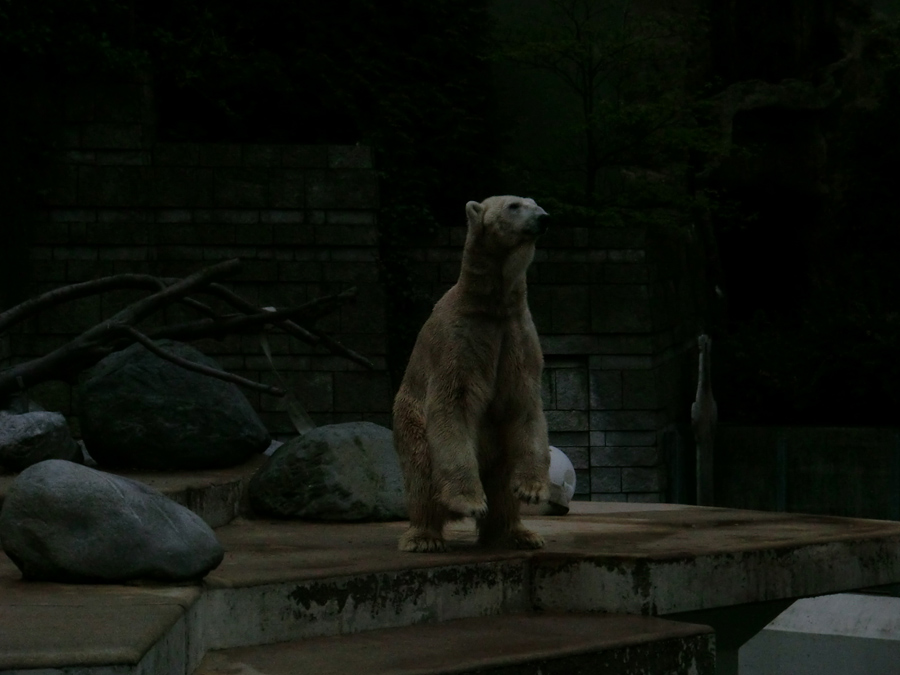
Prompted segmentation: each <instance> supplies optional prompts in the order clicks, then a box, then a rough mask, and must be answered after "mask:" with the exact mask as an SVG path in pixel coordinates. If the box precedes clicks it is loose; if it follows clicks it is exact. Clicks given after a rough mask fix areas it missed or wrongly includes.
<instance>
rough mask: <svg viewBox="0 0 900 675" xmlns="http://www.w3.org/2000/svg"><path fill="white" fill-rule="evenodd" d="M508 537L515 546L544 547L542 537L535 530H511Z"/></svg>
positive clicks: (524, 547) (521, 547) (525, 547)
mask: <svg viewBox="0 0 900 675" xmlns="http://www.w3.org/2000/svg"><path fill="white" fill-rule="evenodd" d="M509 538H510V541H511V543H512V545H513V546H514V547H515V548H520V549H535V548H544V538H543V537H542V536H541V535H539V534H538V533H537V532H532V531H531V530H526V529H524V528H522V529H521V530H513V531H512V532H510V533H509Z"/></svg>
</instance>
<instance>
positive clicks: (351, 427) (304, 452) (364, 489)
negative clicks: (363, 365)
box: [249, 422, 407, 520]
mask: <svg viewBox="0 0 900 675" xmlns="http://www.w3.org/2000/svg"><path fill="white" fill-rule="evenodd" d="M249 496H250V504H251V506H252V507H253V508H254V509H255V510H256V511H257V512H259V513H262V514H265V515H271V516H276V517H280V518H309V519H314V520H402V519H405V518H406V517H407V516H406V498H405V495H404V491H403V476H402V474H401V473H400V464H399V461H398V460H397V454H396V452H395V451H394V441H393V437H392V434H391V431H390V430H389V429H385V428H384V427H381V426H378V425H377V424H372V423H371V422H350V423H347V424H331V425H328V426H324V427H317V428H316V429H312V430H310V431H307V432H306V433H305V434H303V435H302V436H298V437H297V438H295V439H293V440H291V441H290V442H288V443H285V444H284V445H283V446H281V447H280V448H278V450H276V451H275V453H274V454H273V455H272V456H271V457H270V458H269V460H268V462H266V464H265V465H264V466H263V467H262V468H261V469H260V470H259V472H258V473H257V474H256V475H255V476H254V477H253V480H251V481H250V486H249Z"/></svg>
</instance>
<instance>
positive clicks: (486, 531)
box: [478, 469, 544, 549]
mask: <svg viewBox="0 0 900 675" xmlns="http://www.w3.org/2000/svg"><path fill="white" fill-rule="evenodd" d="M510 479H511V476H510V475H509V472H508V471H497V470H496V469H495V470H494V471H488V472H485V476H483V477H482V483H483V485H484V490H485V492H486V493H487V501H488V511H487V514H486V515H485V517H484V518H481V519H480V520H479V521H478V543H479V545H481V546H484V547H486V548H518V549H536V548H542V547H543V546H544V539H543V537H541V536H540V535H539V534H537V533H535V532H532V531H531V530H529V529H527V528H526V527H525V526H524V525H523V524H522V521H521V520H520V518H519V499H518V497H517V496H516V495H515V494H514V493H513V490H512V486H511V484H510V483H511V480H510Z"/></svg>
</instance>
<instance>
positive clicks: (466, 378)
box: [394, 196, 550, 551]
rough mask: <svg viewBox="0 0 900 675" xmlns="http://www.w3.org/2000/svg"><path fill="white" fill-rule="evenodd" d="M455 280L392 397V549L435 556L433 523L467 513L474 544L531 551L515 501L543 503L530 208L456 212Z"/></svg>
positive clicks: (438, 526) (543, 425)
mask: <svg viewBox="0 0 900 675" xmlns="http://www.w3.org/2000/svg"><path fill="white" fill-rule="evenodd" d="M466 216H467V219H468V233H467V236H466V244H465V249H464V250H463V257H462V267H461V269H460V273H459V280H458V281H457V282H456V285H454V286H453V287H452V288H451V289H450V290H449V291H447V293H446V294H445V295H444V296H443V297H442V298H441V299H440V300H439V301H438V302H437V304H436V305H435V306H434V310H433V311H432V313H431V316H430V317H429V318H428V320H427V321H426V322H425V325H424V326H423V327H422V330H421V331H420V333H419V337H418V339H417V340H416V344H415V347H414V348H413V351H412V355H411V356H410V359H409V365H408V366H407V368H406V374H405V375H404V377H403V381H402V383H401V384H400V389H399V391H398V392H397V397H396V399H395V400H394V445H395V446H396V448H397V454H398V455H399V457H400V463H401V466H402V468H403V474H404V478H405V483H406V492H407V500H408V505H409V519H410V527H409V530H407V531H406V533H405V534H404V535H403V536H402V537H401V538H400V550H402V551H435V550H444V548H445V545H444V534H443V530H444V524H445V523H446V522H447V521H448V520H451V519H454V518H461V517H465V516H473V517H475V518H476V520H477V522H478V541H479V543H480V544H482V545H485V546H510V547H515V548H540V547H541V546H543V545H544V541H543V539H542V538H541V537H540V536H539V535H537V534H535V533H534V532H531V531H530V530H527V529H525V527H524V526H523V525H522V523H521V521H520V519H519V501H520V500H521V501H523V502H526V503H532V504H534V503H537V502H540V501H542V500H546V499H547V496H548V480H549V479H548V470H549V466H550V451H549V443H548V441H547V422H546V419H545V418H544V411H543V406H542V404H541V370H542V368H543V356H542V355H541V346H540V343H539V342H538V335H537V330H536V329H535V327H534V321H532V319H531V312H529V311H528V303H527V297H526V285H525V273H526V271H527V269H528V265H529V264H530V263H531V260H532V258H533V257H534V245H535V239H536V238H537V237H538V236H539V235H541V234H543V233H544V232H545V231H546V229H547V218H548V216H547V212H546V211H544V209H542V208H541V207H540V206H538V205H537V204H535V202H534V200H533V199H524V198H522V197H511V196H505V197H490V198H489V199H486V200H484V201H483V202H481V203H480V204H479V203H478V202H469V203H468V204H466Z"/></svg>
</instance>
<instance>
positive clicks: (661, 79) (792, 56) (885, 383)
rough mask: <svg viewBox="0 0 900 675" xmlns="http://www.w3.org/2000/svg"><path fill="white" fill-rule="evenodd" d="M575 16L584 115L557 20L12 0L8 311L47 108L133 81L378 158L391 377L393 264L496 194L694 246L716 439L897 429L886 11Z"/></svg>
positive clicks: (212, 124)
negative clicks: (780, 428) (700, 261)
mask: <svg viewBox="0 0 900 675" xmlns="http://www.w3.org/2000/svg"><path fill="white" fill-rule="evenodd" d="M569 4H570V5H572V6H575V7H578V6H581V8H582V9H585V11H588V10H591V11H593V10H592V8H594V9H597V12H598V14H597V15H596V25H597V26H599V28H598V29H597V31H596V32H595V33H593V34H592V35H593V37H592V39H594V40H595V41H596V42H597V44H599V45H600V46H601V47H604V48H606V49H607V52H606V53H614V52H615V53H616V54H617V55H618V56H617V57H616V59H617V60H616V59H613V60H612V61H610V62H609V63H608V64H607V67H606V70H604V71H603V72H602V74H601V75H600V76H598V77H599V79H598V80H597V82H596V83H595V85H596V86H595V88H593V89H591V93H590V95H589V96H587V97H585V95H584V91H581V92H580V93H579V90H578V88H577V87H575V88H573V87H571V86H569V85H567V83H566V81H565V80H564V78H563V73H565V72H577V63H576V66H575V71H565V70H560V68H556V70H554V68H555V67H556V66H558V65H559V64H560V63H562V62H561V61H560V58H561V57H562V55H565V54H568V55H570V56H572V55H574V58H575V59H576V61H577V59H578V58H584V57H585V54H586V52H584V51H579V49H581V48H582V47H583V45H581V46H579V44H578V43H577V41H572V40H571V39H570V38H566V32H565V31H566V30H567V24H566V23H565V21H564V20H562V19H560V18H559V10H560V8H564V7H565V6H566V3H564V2H562V3H553V2H551V1H549V0H548V2H527V3H525V2H523V3H514V4H513V5H511V7H513V9H510V5H509V4H508V3H503V2H499V1H498V2H494V3H490V4H489V3H487V2H479V1H475V0H433V1H431V2H427V3H423V2H418V1H414V0H401V1H398V2H391V3H383V2H380V3H379V2H374V1H371V2H366V1H363V0H344V1H342V2H332V1H329V2H286V1H283V0H261V1H258V2H255V3H252V4H250V3H240V2H236V1H233V0H218V1H216V2H204V1H200V0H182V1H178V2H174V1H172V2H168V1H157V2H153V3H151V2H147V1H144V0H47V1H45V2H40V3H34V2H25V1H24V0H0V91H2V92H3V97H2V102H0V148H2V153H0V227H2V237H3V241H4V244H3V246H2V247H0V256H2V260H0V266H2V280H3V284H2V297H0V302H2V303H3V305H4V306H6V305H9V304H11V303H13V302H15V301H17V300H20V299H21V296H22V295H23V294H24V293H25V292H26V289H27V284H24V283H22V280H23V279H24V278H25V277H27V269H26V268H25V267H24V263H23V260H24V259H25V258H24V257H23V256H22V255H21V249H22V247H23V246H26V245H27V236H26V235H27V228H28V214H29V212H30V210H31V209H33V208H34V206H35V205H38V204H40V200H41V194H42V190H43V189H44V183H43V180H44V179H43V173H42V167H43V165H44V163H45V162H46V158H47V156H48V152H50V151H52V149H53V142H54V138H55V137H54V132H55V130H54V127H53V125H54V122H53V116H52V115H51V114H50V111H48V110H46V109H44V108H43V107H42V105H43V104H42V103H41V101H42V100H44V99H43V98H42V97H41V95H40V94H41V91H44V90H46V88H48V87H49V88H52V87H54V86H57V85H58V84H59V83H62V82H66V81H70V80H72V79H86V80H90V79H103V78H115V77H122V76H125V75H130V74H133V73H136V72H138V73H141V74H143V75H144V76H147V77H150V78H152V81H153V83H154V87H155V92H156V94H155V95H156V98H157V100H156V109H157V112H158V116H159V119H158V127H157V128H158V134H159V137H160V140H175V141H186V140H190V141H232V142H285V143H302V144H325V143H328V144H354V143H357V142H359V143H363V144H367V145H370V146H372V147H373V148H374V150H375V153H376V166H377V168H378V169H379V172H380V179H381V204H382V206H381V210H380V213H379V220H378V222H379V227H380V246H381V265H382V280H383V283H384V285H385V288H386V289H387V290H388V295H389V298H390V300H389V307H388V313H389V319H388V323H389V325H390V326H391V327H392V333H391V335H390V344H389V353H390V355H391V356H390V358H391V359H392V362H393V365H392V368H393V369H400V368H402V364H403V363H404V362H405V356H406V354H407V353H408V350H409V348H410V346H411V341H412V339H413V338H414V336H415V332H416V331H417V329H418V326H419V325H421V321H422V318H423V316H424V314H426V313H427V311H428V309H429V307H428V303H427V299H424V298H422V297H419V296H418V295H417V294H416V292H415V288H414V284H412V283H411V277H410V275H409V273H408V261H407V260H405V258H404V256H403V254H402V251H403V249H404V246H406V245H410V244H414V243H416V242H421V241H425V240H427V238H428V237H429V236H431V235H432V234H433V232H434V229H435V228H436V227H437V226H439V225H445V224H447V223H455V222H456V221H457V220H458V217H459V214H458V211H459V209H458V205H459V204H460V203H464V202H465V201H467V200H469V199H481V198H483V197H485V196H488V195H489V194H496V193H501V192H507V191H508V192H513V193H519V194H528V195H530V196H533V197H535V198H536V199H538V200H539V201H540V202H541V203H542V204H548V205H552V206H553V211H554V215H556V216H557V217H558V218H560V219H563V220H566V219H568V220H570V221H573V222H574V221H577V222H579V223H581V224H586V225H588V226H590V227H598V228H600V227H615V226H617V225H621V224H623V223H624V224H628V223H634V222H645V223H650V224H651V225H653V226H654V227H660V228H675V229H678V228H680V229H682V230H684V231H685V232H691V233H693V234H694V235H695V236H698V237H699V238H700V239H701V240H702V241H703V246H704V251H705V257H706V267H705V269H703V270H698V271H697V273H698V274H702V275H703V276H704V277H705V279H706V280H707V286H708V289H709V290H708V292H709V302H708V306H709V312H708V316H707V318H706V321H705V325H704V326H703V328H704V329H705V330H707V331H708V332H709V333H711V334H712V335H713V337H714V340H715V344H716V351H715V370H714V373H715V383H716V396H717V399H718V401H719V411H720V420H721V421H725V422H741V423H770V424H771V423H775V424H783V423H792V424H831V425H834V424H840V425H854V424H865V425H893V424H895V411H896V410H897V409H898V404H900V372H898V370H900V365H898V364H900V360H898V358H897V357H898V347H900V282H898V279H900V277H898V275H897V272H896V271H897V261H896V258H897V249H898V237H900V235H898V227H897V225H898V223H900V205H898V197H897V193H898V187H900V184H898V180H897V173H898V172H897V170H896V167H897V163H898V162H897V160H898V158H900V157H898V156H900V152H898V150H900V131H898V125H897V123H896V122H897V120H898V119H900V29H898V25H897V22H896V17H897V16H898V14H900V11H898V9H900V8H898V7H897V4H898V3H891V2H880V3H876V4H877V7H875V6H873V4H872V3H868V2H862V1H851V0H707V1H703V2H699V1H698V2H689V1H687V0H686V1H684V2H665V1H662V0H660V1H659V2H650V1H648V2H642V3H638V2H634V3H631V2H600V1H599V0H598V1H596V2H587V1H585V2H582V3H578V2H572V3H569ZM626 5H627V6H629V7H630V8H631V13H630V14H628V17H629V18H628V19H627V21H626V20H625V19H622V17H623V16H624V14H623V13H622V12H621V11H620V10H621V9H622V8H623V7H624V6H626ZM516 8H520V9H516ZM876 10H878V11H876ZM554 12H556V14H554ZM879 12H883V14H882V13H879ZM529 13H531V15H534V16H537V17H538V19H540V18H541V17H544V18H545V19H546V20H545V21H544V22H543V23H545V24H546V25H547V26H551V27H556V28H558V29H559V30H558V31H557V32H556V33H554V34H553V35H550V37H547V36H545V35H544V36H542V35H540V34H538V33H536V32H535V31H536V30H537V29H536V28H534V25H535V24H534V22H531V23H529V21H528V18H529ZM547 17H549V18H547ZM635 17H637V18H635ZM657 17H664V20H663V19H660V20H659V21H657V19H656V18H657ZM532 18H533V17H532ZM651 18H653V23H652V26H651V25H650V23H646V24H645V23H642V21H643V20H644V19H647V21H648V22H649V21H650V19H651ZM617 22H618V23H617ZM629 22H630V23H629ZM591 25H594V24H591ZM642 31H649V33H646V32H642ZM653 31H656V32H653ZM646 35H651V38H647V39H646V40H642V41H637V40H632V38H633V37H634V36H638V37H641V36H646ZM551 38H552V39H551ZM629 40H630V42H629ZM632 43H633V44H640V47H634V48H632V47H631V46H629V48H628V49H622V50H618V51H616V49H614V47H615V46H616V45H620V44H629V45H631V44H632ZM566 50H569V51H566ZM565 67H568V66H565ZM766 85H777V87H776V88H775V89H772V88H771V87H770V88H769V89H766ZM592 86H594V85H592ZM554 87H555V89H554ZM741 87H743V89H741ZM751 90H752V91H756V92H757V94H758V98H760V97H761V98H763V99H765V98H766V97H768V99H767V100H766V101H765V103H764V104H760V105H756V104H750V103H747V101H748V100H749V99H748V98H747V97H746V96H745V97H744V99H743V100H744V103H745V105H744V106H743V108H741V109H738V110H736V111H733V112H734V114H733V115H732V116H731V125H730V130H729V132H728V133H724V132H723V130H722V110H723V106H724V105H725V104H724V103H723V101H724V100H726V99H727V98H728V96H727V94H729V92H730V93H731V94H734V92H736V91H744V92H747V91H751ZM738 98H739V97H738ZM588 99H589V100H590V104H591V106H592V107H591V110H590V111H589V113H585V114H582V113H584V109H585V106H584V105H583V104H585V103H586V101H588ZM729 100H730V99H729ZM548 130H549V131H548ZM550 131H559V133H550ZM560 158H565V159H567V160H570V161H568V163H563V162H562V161H558V160H560Z"/></svg>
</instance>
